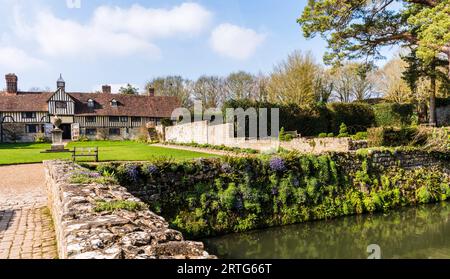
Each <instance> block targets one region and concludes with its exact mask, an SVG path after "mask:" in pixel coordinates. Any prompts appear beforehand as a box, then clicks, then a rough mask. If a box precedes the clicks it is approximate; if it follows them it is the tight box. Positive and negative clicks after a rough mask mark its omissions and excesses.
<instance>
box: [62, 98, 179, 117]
mask: <svg viewBox="0 0 450 279" xmlns="http://www.w3.org/2000/svg"><path fill="white" fill-rule="evenodd" d="M68 94H69V95H70V96H72V98H74V99H75V100H76V102H75V114H76V115H104V116H108V115H115V116H147V117H164V118H165V117H170V116H171V115H172V112H173V110H175V109H176V108H178V107H180V105H181V103H180V101H179V100H178V98H176V97H149V96H133V95H119V94H103V93H68ZM89 99H92V100H94V102H95V107H94V109H91V108H89V107H88V100H89ZM112 100H116V101H117V103H118V106H117V107H112V106H111V101H112Z"/></svg>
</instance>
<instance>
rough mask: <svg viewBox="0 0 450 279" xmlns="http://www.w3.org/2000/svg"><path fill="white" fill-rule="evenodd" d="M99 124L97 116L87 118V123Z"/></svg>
mask: <svg viewBox="0 0 450 279" xmlns="http://www.w3.org/2000/svg"><path fill="white" fill-rule="evenodd" d="M92 119H93V120H94V121H90V120H92ZM96 122H97V117H95V116H86V123H96Z"/></svg>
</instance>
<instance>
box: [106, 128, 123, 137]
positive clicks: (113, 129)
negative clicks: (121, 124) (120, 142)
mask: <svg viewBox="0 0 450 279" xmlns="http://www.w3.org/2000/svg"><path fill="white" fill-rule="evenodd" d="M111 131H118V133H111ZM108 134H109V135H110V136H120V135H121V131H120V128H109V131H108Z"/></svg>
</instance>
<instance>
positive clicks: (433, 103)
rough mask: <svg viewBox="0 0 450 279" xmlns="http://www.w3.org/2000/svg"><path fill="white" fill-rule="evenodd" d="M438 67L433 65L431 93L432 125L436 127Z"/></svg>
mask: <svg viewBox="0 0 450 279" xmlns="http://www.w3.org/2000/svg"><path fill="white" fill-rule="evenodd" d="M435 70H436V66H435V64H434V63H433V65H432V74H431V92H430V125H432V126H436V124H437V123H436V74H435Z"/></svg>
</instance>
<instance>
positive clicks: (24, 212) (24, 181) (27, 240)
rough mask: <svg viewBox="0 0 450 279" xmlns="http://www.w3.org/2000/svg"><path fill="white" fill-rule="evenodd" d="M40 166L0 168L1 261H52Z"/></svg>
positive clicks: (53, 244)
mask: <svg viewBox="0 0 450 279" xmlns="http://www.w3.org/2000/svg"><path fill="white" fill-rule="evenodd" d="M44 187H45V181H44V169H43V166H42V164H35V165H17V166H6V167H0V259H54V258H56V257H57V253H56V240H55V239H56V238H55V233H54V229H53V221H52V219H51V216H50V212H49V210H48V208H47V197H46V194H45V188H44Z"/></svg>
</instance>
